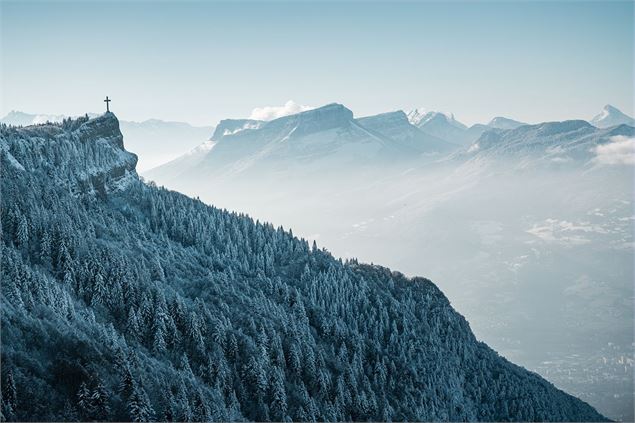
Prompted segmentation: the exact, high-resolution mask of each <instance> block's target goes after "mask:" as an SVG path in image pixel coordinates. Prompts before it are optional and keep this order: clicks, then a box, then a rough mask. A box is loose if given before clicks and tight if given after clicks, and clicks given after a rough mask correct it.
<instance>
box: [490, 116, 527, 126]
mask: <svg viewBox="0 0 635 423" xmlns="http://www.w3.org/2000/svg"><path fill="white" fill-rule="evenodd" d="M523 125H527V124H526V123H524V122H520V121H517V120H514V119H509V118H506V117H502V116H497V117H495V118H494V119H492V120H490V121H489V123H488V124H487V126H489V127H490V128H497V129H516V128H518V127H519V126H523Z"/></svg>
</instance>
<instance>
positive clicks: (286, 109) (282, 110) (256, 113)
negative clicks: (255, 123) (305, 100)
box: [249, 100, 314, 120]
mask: <svg viewBox="0 0 635 423" xmlns="http://www.w3.org/2000/svg"><path fill="white" fill-rule="evenodd" d="M311 109H314V107H311V106H303V105H301V104H298V103H296V102H295V101H293V100H289V101H287V102H286V103H284V106H265V107H256V108H255V109H254V110H252V112H251V115H250V116H249V119H256V120H273V119H277V118H279V117H283V116H288V115H293V114H296V113H300V112H304V111H306V110H311Z"/></svg>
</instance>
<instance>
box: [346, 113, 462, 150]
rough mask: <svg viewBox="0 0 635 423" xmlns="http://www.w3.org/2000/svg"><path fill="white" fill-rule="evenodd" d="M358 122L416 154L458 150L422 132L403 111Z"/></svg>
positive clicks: (361, 119) (455, 146)
mask: <svg viewBox="0 0 635 423" xmlns="http://www.w3.org/2000/svg"><path fill="white" fill-rule="evenodd" d="M357 122H358V123H359V124H360V125H362V126H363V127H364V128H367V129H370V130H372V131H375V132H377V133H380V134H381V135H383V136H385V137H388V138H390V139H393V140H395V141H397V142H398V143H400V144H401V145H403V146H404V147H407V148H411V149H412V150H413V151H414V152H419V153H422V152H423V153H442V152H448V151H451V150H454V149H457V148H458V146H457V145H455V144H450V143H448V142H446V141H443V140H442V139H440V138H437V137H435V136H432V135H428V134H426V133H425V132H423V131H421V130H420V129H419V128H417V127H416V126H414V125H413V124H411V123H410V122H409V121H408V116H407V115H406V114H405V113H404V112H403V111H402V110H399V111H396V112H388V113H381V114H379V115H374V116H368V117H363V118H360V119H357Z"/></svg>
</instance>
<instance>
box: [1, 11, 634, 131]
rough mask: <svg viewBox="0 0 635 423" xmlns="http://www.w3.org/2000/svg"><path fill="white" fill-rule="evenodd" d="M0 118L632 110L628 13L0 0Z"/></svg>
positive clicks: (473, 115)
mask: <svg viewBox="0 0 635 423" xmlns="http://www.w3.org/2000/svg"><path fill="white" fill-rule="evenodd" d="M0 7H1V27H2V29H1V35H2V39H1V43H2V44H1V53H2V54H1V59H2V105H1V106H2V107H1V110H0V112H1V114H2V115H4V114H6V113H7V112H9V111H10V110H13V109H17V110H23V111H26V112H34V113H51V114H81V113H84V112H93V111H100V110H101V109H102V108H103V103H102V99H103V97H104V96H105V95H106V94H108V95H109V96H110V97H111V98H113V102H112V103H111V105H112V109H113V110H114V111H115V112H116V113H117V114H118V116H119V117H120V118H123V119H133V120H143V119H146V118H159V119H166V120H181V121H187V122H191V123H195V124H215V123H216V121H218V120H219V119H221V118H225V117H246V116H248V115H249V114H250V112H251V110H252V109H253V108H254V107H261V106H267V105H281V104H283V103H284V102H286V101H287V100H290V99H292V100H294V101H296V102H298V103H300V104H306V105H313V106H317V105H322V104H326V103H330V102H340V103H343V104H345V105H346V106H348V107H349V108H351V109H352V110H353V111H354V112H355V114H356V115H357V116H362V115H368V114H373V113H379V112H382V111H389V110H396V109H406V110H407V109H409V108H412V107H417V106H423V107H425V108H427V109H436V110H443V111H450V112H454V113H455V115H456V117H457V118H458V119H459V120H463V121H465V122H467V123H474V122H479V121H487V120H489V119H490V118H492V117H493V116H495V115H505V116H509V117H512V118H516V119H519V120H524V121H528V122H535V121H543V120H556V119H558V120H559V119H567V118H587V119H588V118H590V117H591V116H592V115H594V114H595V113H597V112H598V111H599V110H600V109H601V107H602V106H604V104H606V103H610V104H613V105H615V106H616V107H618V108H620V109H622V110H623V111H625V112H626V113H629V114H632V113H633V38H634V33H633V20H634V16H633V14H634V11H633V3H632V2H630V1H626V2H601V3H599V2H597V3H596V2H558V3H553V2H552V3H547V2H469V3H462V2H446V3H434V2H404V3H395V2H392V3H382V2H373V3H364V2H347V3H338V2H328V3H327V2H319V3H312V2H301V3H298V2H296V3H290V2H264V1H261V2H255V3H254V2H252V3H249V2H234V3H221V2H161V3H150V2H108V3H100V2H84V3H76V2H53V1H46V2H25V1H21V2H6V1H3V2H2V3H1V5H0Z"/></svg>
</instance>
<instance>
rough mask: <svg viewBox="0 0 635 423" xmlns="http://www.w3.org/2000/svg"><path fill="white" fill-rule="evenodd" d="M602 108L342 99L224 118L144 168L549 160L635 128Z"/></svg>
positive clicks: (212, 170)
mask: <svg viewBox="0 0 635 423" xmlns="http://www.w3.org/2000/svg"><path fill="white" fill-rule="evenodd" d="M600 116H601V117H599V118H597V119H594V121H595V122H596V124H597V125H598V127H595V126H593V125H591V124H590V123H588V122H586V121H566V122H560V123H558V122H550V123H541V124H537V125H528V124H526V123H523V122H520V121H517V120H513V119H510V118H506V117H500V116H499V117H495V118H494V119H492V120H491V121H490V122H489V123H487V124H476V125H473V126H471V127H467V126H466V125H464V124H462V123H460V122H459V121H457V120H456V119H455V118H454V116H453V115H451V114H446V113H441V112H427V113H422V112H420V111H419V110H418V109H415V110H413V111H411V112H409V113H408V114H406V113H404V112H403V111H395V112H388V113H382V114H378V115H374V116H367V117H362V118H357V119H356V118H355V117H354V116H353V112H352V111H351V110H349V109H348V108H346V107H345V106H343V105H341V104H329V105H326V106H323V107H320V108H316V109H312V110H309V111H305V112H301V113H297V114H294V115H290V116H284V117H281V118H278V119H274V120H271V121H258V120H252V119H226V120H222V121H221V122H219V124H218V125H217V127H216V130H215V131H214V134H213V135H212V138H211V140H210V141H207V142H205V143H203V144H201V145H199V146H197V147H196V148H195V149H192V150H191V151H189V152H188V153H186V154H184V155H182V156H180V157H178V158H176V159H174V160H171V161H170V162H168V163H165V164H163V165H162V166H159V167H157V168H155V169H151V170H149V171H147V172H145V173H144V176H146V177H148V178H150V179H152V180H156V181H158V182H161V183H170V182H174V181H175V180H177V179H183V178H196V179H200V178H210V177H219V176H227V177H229V176H231V175H237V174H244V173H259V174H261V175H262V174H274V173H278V174H280V172H287V171H289V170H290V169H294V168H296V169H300V170H301V171H303V172H310V171H316V172H317V171H319V172H324V171H329V172H341V171H342V170H343V169H344V170H346V169H350V166H362V167H363V168H364V167H365V168H367V167H375V166H394V165H397V164H399V163H407V162H410V161H413V160H417V159H421V160H424V161H430V160H437V159H439V158H441V157H443V156H446V155H448V154H450V153H455V157H456V156H457V154H458V155H459V156H460V157H464V158H470V157H474V156H476V155H491V154H494V153H498V154H503V153H504V154H511V153H518V152H521V151H525V152H532V154H533V156H535V155H536V154H537V153H539V152H540V153H541V154H543V155H544V156H548V157H549V161H550V162H551V163H562V162H567V161H570V160H572V159H574V158H576V159H583V158H584V159H587V160H588V159H590V158H592V149H593V147H594V146H597V145H599V144H602V143H605V142H608V141H610V139H611V137H612V136H616V135H624V136H631V135H632V127H630V126H627V124H628V123H629V122H630V123H632V119H631V118H629V117H628V116H626V115H624V114H623V113H621V112H619V110H617V109H615V108H613V107H610V106H607V107H606V108H605V109H604V112H603V113H602V114H601V115H600ZM608 123H615V125H611V126H610V127H608V125H607V124H608ZM610 128H613V129H610ZM629 128H630V129H629ZM533 156H532V157H533ZM263 172H264V173H263Z"/></svg>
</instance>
